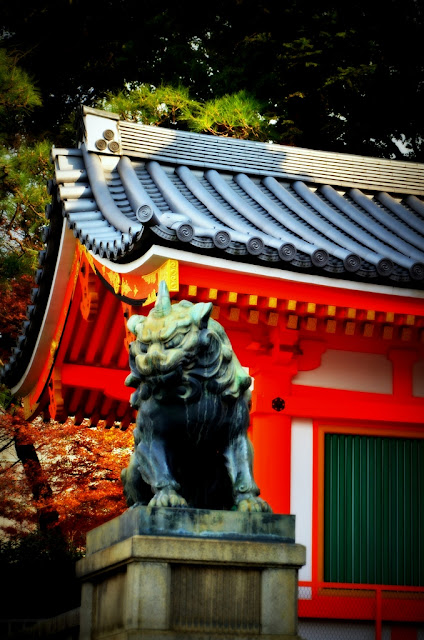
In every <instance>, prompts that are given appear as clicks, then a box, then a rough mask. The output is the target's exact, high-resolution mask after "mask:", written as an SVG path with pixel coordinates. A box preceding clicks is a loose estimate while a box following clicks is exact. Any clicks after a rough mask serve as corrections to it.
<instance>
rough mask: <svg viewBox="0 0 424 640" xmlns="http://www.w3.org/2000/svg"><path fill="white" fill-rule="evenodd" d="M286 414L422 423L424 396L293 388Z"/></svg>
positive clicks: (305, 416)
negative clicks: (403, 399) (399, 398)
mask: <svg viewBox="0 0 424 640" xmlns="http://www.w3.org/2000/svg"><path fill="white" fill-rule="evenodd" d="M285 403H286V406H285V409H284V414H285V415H290V416H297V417H299V418H314V419H317V420H318V419H324V420H325V419H333V420H343V421H346V419H348V420H361V421H364V420H366V421H367V422H368V423H371V422H380V423H384V422H385V423H390V422H402V423H410V424H417V425H420V426H422V422H423V415H424V398H409V399H408V401H406V402H399V401H398V402H397V401H396V400H395V399H394V398H393V396H390V395H387V396H385V395H382V394H378V395H377V394H371V393H369V394H368V393H362V392H357V391H339V390H333V389H328V390H327V389H321V388H318V387H303V388H302V390H301V391H299V390H297V389H294V390H293V391H292V395H290V396H288V397H287V398H285Z"/></svg>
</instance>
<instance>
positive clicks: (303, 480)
mask: <svg viewBox="0 0 424 640" xmlns="http://www.w3.org/2000/svg"><path fill="white" fill-rule="evenodd" d="M312 437H313V429H312V420H305V419H300V418H293V420H292V433H291V478H290V513H292V514H294V515H295V516H296V542H298V543H299V544H303V545H305V547H306V564H305V566H304V567H302V568H301V569H300V571H299V580H312V562H311V560H312V471H313V469H312V464H313V458H312Z"/></svg>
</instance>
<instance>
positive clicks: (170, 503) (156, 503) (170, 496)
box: [149, 489, 188, 508]
mask: <svg viewBox="0 0 424 640" xmlns="http://www.w3.org/2000/svg"><path fill="white" fill-rule="evenodd" d="M187 506H188V505H187V502H186V500H185V499H184V498H183V497H182V496H180V494H179V493H177V492H176V491H174V489H161V490H160V491H158V492H157V493H156V494H155V495H154V496H153V498H152V499H151V500H150V502H149V507H180V508H181V507H187Z"/></svg>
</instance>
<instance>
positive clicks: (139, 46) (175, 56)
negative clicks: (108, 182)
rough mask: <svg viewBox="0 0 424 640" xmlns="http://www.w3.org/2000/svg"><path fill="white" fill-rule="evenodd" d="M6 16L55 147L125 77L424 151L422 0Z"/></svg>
mask: <svg viewBox="0 0 424 640" xmlns="http://www.w3.org/2000/svg"><path fill="white" fill-rule="evenodd" d="M193 15H195V16H196V19H195V20H193V19H192V16H193ZM58 16H60V19H59V21H57V17H58ZM49 18H50V19H49ZM52 18H53V19H52ZM52 22H56V23H57V22H59V27H58V28H60V40H61V42H62V43H64V44H63V51H61V48H60V45H58V46H57V47H53V43H54V42H56V41H55V36H54V35H53V34H52V31H51V23H52ZM2 23H3V26H4V39H3V42H4V46H5V47H6V48H7V50H8V51H11V52H14V51H23V52H26V53H27V55H25V56H23V57H21V58H20V63H21V64H22V66H23V68H24V69H25V70H26V71H27V72H28V73H30V74H31V75H32V76H34V77H35V78H36V82H37V85H38V87H39V89H40V92H41V95H42V99H43V105H44V106H43V109H42V110H40V111H39V114H38V117H37V119H36V121H35V120H34V122H33V130H34V131H38V132H42V131H43V132H44V131H46V130H50V131H52V130H54V131H55V133H54V139H55V142H56V143H57V144H61V142H60V140H59V137H60V136H59V127H60V123H61V122H63V121H64V120H66V119H67V117H68V115H69V113H71V112H72V111H73V110H74V109H75V107H76V106H77V105H78V104H79V103H80V102H85V103H87V104H88V103H92V102H93V101H95V100H96V99H99V98H102V97H104V95H105V93H106V92H107V91H113V92H117V91H119V90H120V89H121V88H122V86H123V83H124V81H125V82H130V83H131V82H136V83H140V82H142V83H146V85H153V86H155V87H159V86H160V85H162V84H165V85H172V86H174V87H178V86H179V85H181V86H183V87H189V88H190V97H191V98H193V99H196V100H198V99H200V100H203V101H208V100H211V99H217V98H221V97H222V96H224V95H226V94H234V93H238V92H239V91H248V92H249V94H251V95H252V96H254V97H255V99H257V100H259V101H261V102H264V103H266V105H267V106H268V107H269V108H270V109H271V110H272V111H276V113H278V114H285V116H284V117H281V118H280V119H279V122H278V124H277V127H276V128H277V131H278V132H279V135H280V140H281V141H283V142H288V143H290V144H297V145H300V146H304V147H309V148H319V149H328V150H336V151H339V150H344V151H347V152H350V153H362V154H365V155H376V156H385V157H392V156H397V157H400V156H401V151H400V150H399V148H398V146H397V145H396V144H395V142H393V140H400V139H402V140H404V142H405V144H406V147H407V148H408V150H409V152H410V154H411V158H412V157H414V158H415V159H417V160H419V159H422V158H423V157H424V152H423V148H422V140H423V138H424V135H423V128H424V125H423V122H422V118H421V114H422V112H423V107H424V84H423V68H424V53H423V49H422V46H421V38H422V32H423V27H424V24H423V23H424V13H423V11H422V5H421V3H419V2H418V1H417V0H403V2H400V0H387V2H385V4H384V8H383V9H382V8H381V6H380V5H379V3H374V2H365V0H352V1H351V2H345V1H343V2H342V0H320V1H319V2H316V3H314V4H313V5H311V4H310V2H306V0H261V1H260V2H257V1H256V0H215V2H213V3H209V4H204V5H202V10H201V11H200V10H199V6H198V3H194V2H193V1H192V0H181V1H180V2H178V3H174V4H170V3H166V4H165V5H163V4H159V5H158V4H155V3H149V2H147V1H146V0H121V2H119V3H113V2H109V3H105V2H100V0H90V1H86V2H81V0H73V2H69V0H59V1H57V0H55V2H53V0H43V1H42V2H39V3H36V4H35V5H34V3H33V2H30V1H29V0H17V2H16V3H13V4H9V5H7V6H6V7H5V8H4V11H3V17H2ZM65 49H66V53H65ZM47 61H48V62H47ZM289 132H290V134H289Z"/></svg>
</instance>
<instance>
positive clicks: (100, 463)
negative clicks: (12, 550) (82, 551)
mask: <svg viewBox="0 0 424 640" xmlns="http://www.w3.org/2000/svg"><path fill="white" fill-rule="evenodd" d="M0 435H1V436H2V441H3V443H4V445H7V450H8V455H7V456H5V455H3V456H1V458H0V459H1V469H0V502H1V504H2V510H1V516H2V518H3V520H2V521H0V538H1V537H4V536H9V537H12V538H13V537H16V535H22V534H24V533H25V532H28V531H33V532H35V531H37V530H40V529H41V530H42V531H45V532H47V531H51V530H57V531H60V533H61V535H62V536H63V537H64V539H66V540H68V541H72V543H73V544H74V545H75V546H76V547H83V546H84V544H85V534H86V533H87V531H89V530H90V529H92V528H94V527H96V526H98V525H99V524H102V523H103V522H105V521H107V520H109V519H111V518H113V517H114V516H116V515H119V514H120V513H122V512H123V511H124V510H125V508H126V505H125V501H124V497H123V492H122V485H121V480H120V472H121V469H123V468H124V467H125V466H126V465H127V462H128V458H129V455H130V452H131V450H132V433H131V430H127V431H122V430H120V429H117V428H111V429H106V428H104V427H103V426H102V424H99V426H97V427H89V426H88V425H87V423H82V424H81V425H75V424H74V421H73V420H72V419H70V418H69V419H68V420H67V421H66V422H65V423H64V424H59V423H57V422H55V421H52V420H51V421H49V422H47V423H45V422H43V420H41V418H38V419H36V420H34V421H33V422H27V421H26V420H24V419H23V417H22V414H21V412H20V410H19V409H17V410H15V411H12V412H11V411H9V412H6V411H4V410H3V411H2V413H1V414H0ZM24 447H26V448H27V451H26V452H25V453H23V452H22V451H21V450H22V448H24ZM29 449H32V452H31V451H28V450H29ZM22 461H23V462H22ZM40 525H41V526H40Z"/></svg>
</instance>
